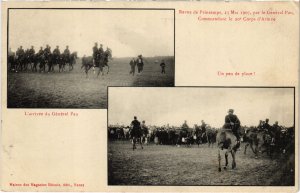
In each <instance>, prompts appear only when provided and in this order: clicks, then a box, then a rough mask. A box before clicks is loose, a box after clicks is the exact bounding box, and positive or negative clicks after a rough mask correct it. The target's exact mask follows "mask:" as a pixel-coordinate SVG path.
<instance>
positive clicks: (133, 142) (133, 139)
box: [132, 137, 136, 151]
mask: <svg viewBox="0 0 300 193" xmlns="http://www.w3.org/2000/svg"><path fill="white" fill-rule="evenodd" d="M135 143H136V139H135V137H133V138H132V150H133V151H134V149H136V146H135Z"/></svg>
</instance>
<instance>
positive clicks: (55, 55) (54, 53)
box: [53, 46, 60, 61]
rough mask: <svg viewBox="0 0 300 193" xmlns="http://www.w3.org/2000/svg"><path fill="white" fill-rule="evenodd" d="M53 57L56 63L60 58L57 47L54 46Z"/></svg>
mask: <svg viewBox="0 0 300 193" xmlns="http://www.w3.org/2000/svg"><path fill="white" fill-rule="evenodd" d="M53 57H54V58H55V60H56V61H58V59H59V57H60V50H59V46H56V48H55V49H54V50H53Z"/></svg>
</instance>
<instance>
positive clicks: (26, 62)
mask: <svg viewBox="0 0 300 193" xmlns="http://www.w3.org/2000/svg"><path fill="white" fill-rule="evenodd" d="M76 59H77V52H73V53H71V54H70V55H65V54H53V53H49V54H47V55H46V54H39V53H36V54H28V53H26V52H25V53H24V54H23V55H16V54H15V53H9V55H8V70H9V71H11V72H19V71H28V70H29V71H32V72H54V68H55V66H58V68H59V69H58V71H59V72H63V71H65V68H66V66H68V67H69V71H71V70H73V66H74V64H75V63H76Z"/></svg>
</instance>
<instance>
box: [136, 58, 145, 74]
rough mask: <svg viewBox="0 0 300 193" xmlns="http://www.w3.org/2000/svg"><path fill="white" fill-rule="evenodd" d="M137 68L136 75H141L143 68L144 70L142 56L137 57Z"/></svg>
mask: <svg viewBox="0 0 300 193" xmlns="http://www.w3.org/2000/svg"><path fill="white" fill-rule="evenodd" d="M137 67H138V73H141V72H142V71H143V68H144V61H143V56H142V55H138V59H137Z"/></svg>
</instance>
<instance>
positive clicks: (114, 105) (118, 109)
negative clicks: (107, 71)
mask: <svg viewBox="0 0 300 193" xmlns="http://www.w3.org/2000/svg"><path fill="white" fill-rule="evenodd" d="M108 108H109V109H108V115H109V119H108V121H109V124H124V125H128V124H130V122H131V121H132V120H133V117H134V116H137V117H138V120H140V121H142V120H145V121H146V123H147V124H148V125H157V126H162V125H166V124H170V125H174V126H180V125H182V123H183V122H184V120H187V123H188V125H189V126H190V127H193V125H194V124H200V123H201V120H204V121H205V122H206V123H207V124H209V125H211V126H212V127H216V128H220V127H222V126H223V124H224V120H225V116H226V115H227V112H228V110H229V109H234V114H236V115H237V116H238V118H239V119H240V121H241V124H242V125H246V126H257V125H258V122H259V120H261V119H262V120H265V119H266V118H269V119H270V124H274V122H275V121H278V122H279V125H284V126H293V123H294V90H293V89H291V88H195V87H190V88H184V87H177V88H121V87H118V88H109V105H108Z"/></svg>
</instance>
